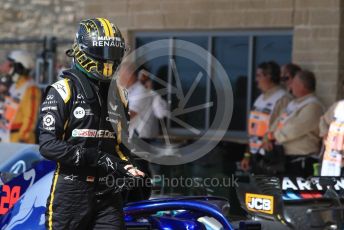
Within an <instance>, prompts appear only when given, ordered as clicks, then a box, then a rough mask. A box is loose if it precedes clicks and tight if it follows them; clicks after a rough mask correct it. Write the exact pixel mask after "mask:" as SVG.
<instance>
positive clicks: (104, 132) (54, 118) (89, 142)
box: [39, 70, 129, 230]
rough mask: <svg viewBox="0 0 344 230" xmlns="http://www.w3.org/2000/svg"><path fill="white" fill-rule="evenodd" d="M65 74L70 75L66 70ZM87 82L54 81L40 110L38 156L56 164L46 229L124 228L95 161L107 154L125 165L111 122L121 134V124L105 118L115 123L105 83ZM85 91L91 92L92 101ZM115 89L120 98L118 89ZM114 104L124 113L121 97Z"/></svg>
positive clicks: (116, 196)
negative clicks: (108, 105)
mask: <svg viewBox="0 0 344 230" xmlns="http://www.w3.org/2000/svg"><path fill="white" fill-rule="evenodd" d="M72 71H74V72H75V71H76V70H72ZM76 73H77V75H78V76H79V77H83V78H85V79H88V78H87V77H86V76H83V75H82V73H81V72H76ZM64 75H68V76H73V75H71V74H70V72H68V71H67V72H64ZM86 83H87V84H85V82H83V83H81V82H78V81H77V80H75V79H74V78H73V77H70V78H69V79H67V78H65V79H63V80H60V81H58V82H56V83H55V84H53V85H52V86H50V87H49V88H48V89H47V91H46V95H45V99H44V102H43V104H42V107H41V112H40V126H39V129H40V136H39V142H40V152H41V154H42V155H43V156H44V157H46V158H47V159H50V160H53V161H56V162H57V168H56V170H55V174H54V178H53V183H52V186H51V193H50V196H49V198H48V201H47V211H46V227H47V229H54V230H55V229H124V218H123V210H122V208H123V207H122V200H121V195H120V193H113V192H109V191H108V190H109V189H108V187H109V186H106V185H105V178H106V174H104V173H103V172H101V171H99V167H98V166H99V165H97V162H98V159H99V156H100V154H101V153H104V152H106V153H108V154H112V155H115V156H116V157H117V158H116V159H118V162H119V164H121V165H123V166H124V165H127V164H129V161H128V157H127V156H128V155H129V153H128V149H127V148H125V146H124V145H123V144H122V143H121V142H120V141H121V137H118V135H120V134H118V135H116V133H115V132H114V129H113V127H112V125H111V123H110V122H113V123H115V125H116V126H115V127H117V128H118V129H119V132H121V130H120V129H121V128H122V127H121V126H122V125H123V124H125V122H126V121H125V119H124V120H123V119H122V118H123V117H121V115H120V114H119V113H117V112H116V111H114V110H111V111H110V113H113V114H112V115H115V117H116V116H117V118H118V119H113V118H111V119H110V116H109V112H108V108H107V104H108V103H107V95H108V89H109V84H108V83H100V82H95V81H92V80H87V82H86ZM85 85H86V86H85ZM84 88H87V89H88V92H90V91H91V92H93V93H94V95H93V98H89V94H88V95H86V94H87V93H86V91H85V90H84ZM114 90H115V91H116V92H117V93H119V94H120V93H122V94H121V95H124V94H123V92H122V91H120V89H119V88H117V89H114ZM116 103H118V104H117V107H118V105H120V106H122V108H125V109H126V111H127V106H128V105H127V101H126V100H125V99H123V97H118V98H117V100H116ZM115 106H116V105H115ZM112 107H114V106H113V105H112ZM115 109H116V108H115ZM122 115H123V114H122ZM111 117H114V116H111ZM104 191H106V192H104ZM110 191H111V190H110Z"/></svg>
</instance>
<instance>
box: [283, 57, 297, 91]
mask: <svg viewBox="0 0 344 230" xmlns="http://www.w3.org/2000/svg"><path fill="white" fill-rule="evenodd" d="M300 70H301V67H300V66H298V65H296V64H293V63H289V64H286V65H283V66H282V67H281V82H282V85H283V86H284V87H285V89H287V90H288V92H290V93H291V87H292V82H293V79H294V77H295V75H296V73H297V72H298V71H300Z"/></svg>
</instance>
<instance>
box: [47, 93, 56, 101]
mask: <svg viewBox="0 0 344 230" xmlns="http://www.w3.org/2000/svg"><path fill="white" fill-rule="evenodd" d="M46 99H47V100H52V99H54V95H51V94H49V95H48V96H47V97H46Z"/></svg>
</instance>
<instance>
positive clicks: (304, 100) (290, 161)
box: [266, 70, 323, 177]
mask: <svg viewBox="0 0 344 230" xmlns="http://www.w3.org/2000/svg"><path fill="white" fill-rule="evenodd" d="M315 87H316V80H315V76H314V74H313V73H312V72H310V71H306V70H303V71H299V72H297V74H296V76H295V78H294V80H293V83H292V85H291V89H292V92H293V96H294V97H295V99H294V100H292V101H291V102H289V104H288V106H287V108H286V109H285V111H284V112H283V114H282V115H281V116H280V117H279V118H278V120H277V121H276V122H275V123H274V124H273V126H272V135H271V136H273V139H274V140H275V145H276V146H278V147H279V148H278V149H282V151H283V152H284V153H285V156H286V158H285V162H286V163H285V168H286V172H285V173H286V174H287V175H291V176H303V177H307V176H310V175H312V173H313V163H316V162H317V159H316V158H317V157H318V153H319V151H320V138H319V121H320V117H321V116H322V115H323V106H322V104H321V103H320V101H319V100H318V99H317V97H316V96H315V95H314V91H315ZM266 147H267V148H268V149H269V148H270V149H271V146H268V145H266Z"/></svg>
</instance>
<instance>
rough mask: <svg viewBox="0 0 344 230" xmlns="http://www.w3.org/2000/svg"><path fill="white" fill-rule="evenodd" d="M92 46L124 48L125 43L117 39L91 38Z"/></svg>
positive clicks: (105, 37) (106, 37)
mask: <svg viewBox="0 0 344 230" xmlns="http://www.w3.org/2000/svg"><path fill="white" fill-rule="evenodd" d="M92 46H96V47H98V46H99V47H104V46H112V47H120V48H125V43H124V42H123V41H122V40H121V39H120V38H119V37H108V36H94V37H92Z"/></svg>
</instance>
